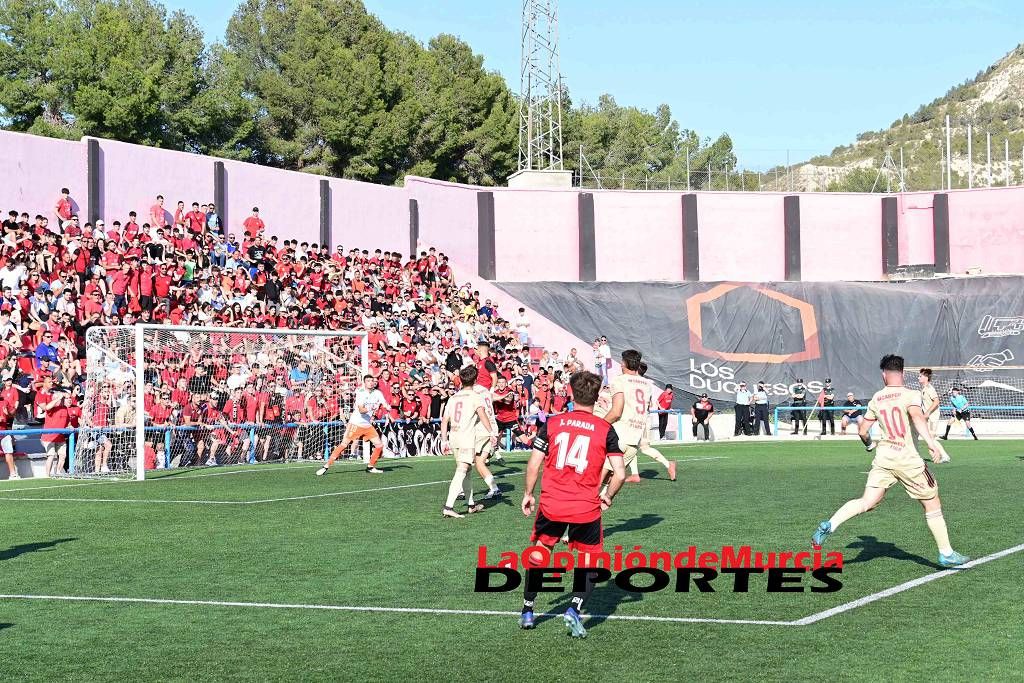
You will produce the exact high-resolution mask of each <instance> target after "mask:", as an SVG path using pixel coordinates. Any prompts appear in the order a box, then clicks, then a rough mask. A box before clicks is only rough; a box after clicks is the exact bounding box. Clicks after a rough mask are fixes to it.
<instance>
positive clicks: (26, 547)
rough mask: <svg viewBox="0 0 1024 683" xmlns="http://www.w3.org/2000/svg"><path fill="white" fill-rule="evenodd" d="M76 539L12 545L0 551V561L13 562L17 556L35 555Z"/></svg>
mask: <svg viewBox="0 0 1024 683" xmlns="http://www.w3.org/2000/svg"><path fill="white" fill-rule="evenodd" d="M77 540H78V539H77V538H57V539H54V540H52V541H41V542H39V543H22V544H21V545H12V546H11V547H10V548H8V549H7V550H0V560H13V559H14V558H15V557H18V556H19V555H24V554H25V553H35V552H40V551H43V550H50V549H51V548H53V547H54V546H56V545H58V544H60V543H68V542H70V541H77Z"/></svg>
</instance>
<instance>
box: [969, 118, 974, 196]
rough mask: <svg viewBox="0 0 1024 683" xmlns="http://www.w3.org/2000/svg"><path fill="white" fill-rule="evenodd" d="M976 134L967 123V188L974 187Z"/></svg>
mask: <svg viewBox="0 0 1024 683" xmlns="http://www.w3.org/2000/svg"><path fill="white" fill-rule="evenodd" d="M973 145H974V134H973V132H972V130H971V124H969V123H968V124H967V189H973V188H974V149H973Z"/></svg>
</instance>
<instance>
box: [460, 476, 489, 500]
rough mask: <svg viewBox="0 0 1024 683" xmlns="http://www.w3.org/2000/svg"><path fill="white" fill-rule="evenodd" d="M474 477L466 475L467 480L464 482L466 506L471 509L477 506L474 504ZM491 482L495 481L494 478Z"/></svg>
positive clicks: (463, 490)
mask: <svg viewBox="0 0 1024 683" xmlns="http://www.w3.org/2000/svg"><path fill="white" fill-rule="evenodd" d="M472 476H473V473H472V472H468V473H467V474H466V478H465V479H463V481H462V492H463V493H465V494H466V505H467V506H469V507H473V505H474V504H475V503H474V502H473V482H472V479H471V478H472ZM491 480H492V481H493V480H494V477H491Z"/></svg>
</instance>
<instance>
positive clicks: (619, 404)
mask: <svg viewBox="0 0 1024 683" xmlns="http://www.w3.org/2000/svg"><path fill="white" fill-rule="evenodd" d="M624 405H625V398H623V396H622V392H621V391H620V392H619V393H617V394H615V395H614V396H612V409H611V410H609V411H608V414H607V415H605V416H604V419H605V421H606V422H607V423H608V424H615V423H616V422H618V420H619V418H620V417H622V408H623V406H624Z"/></svg>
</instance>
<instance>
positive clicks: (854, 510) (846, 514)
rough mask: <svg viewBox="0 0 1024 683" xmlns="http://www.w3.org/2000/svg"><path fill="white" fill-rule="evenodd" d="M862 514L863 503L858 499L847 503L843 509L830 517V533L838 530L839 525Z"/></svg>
mask: <svg viewBox="0 0 1024 683" xmlns="http://www.w3.org/2000/svg"><path fill="white" fill-rule="evenodd" d="M863 512H864V503H863V502H861V499H860V498H857V499H855V500H851V501H848V502H847V503H846V504H845V505H843V507H841V508H839V509H838V510H836V514H834V515H832V519H830V520H828V521H829V523H831V524H832V531H835V530H836V529H838V528H839V525H840V524H842V523H843V522H845V521H846V520H848V519H851V518H853V517H856V516H857V515H859V514H861V513H863Z"/></svg>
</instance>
